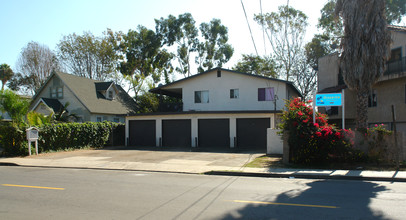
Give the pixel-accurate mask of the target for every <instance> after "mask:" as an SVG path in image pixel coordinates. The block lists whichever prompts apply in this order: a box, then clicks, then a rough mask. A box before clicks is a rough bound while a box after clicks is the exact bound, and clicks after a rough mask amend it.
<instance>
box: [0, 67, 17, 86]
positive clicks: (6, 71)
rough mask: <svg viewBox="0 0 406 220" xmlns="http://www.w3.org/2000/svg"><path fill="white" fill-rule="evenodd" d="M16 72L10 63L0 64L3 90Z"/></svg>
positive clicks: (0, 78)
mask: <svg viewBox="0 0 406 220" xmlns="http://www.w3.org/2000/svg"><path fill="white" fill-rule="evenodd" d="M13 75H14V72H13V70H12V69H11V68H10V66H9V65H7V64H5V63H3V64H1V65H0V80H1V82H2V85H1V90H2V91H3V90H4V85H5V84H6V83H7V81H8V80H10V79H11V77H13Z"/></svg>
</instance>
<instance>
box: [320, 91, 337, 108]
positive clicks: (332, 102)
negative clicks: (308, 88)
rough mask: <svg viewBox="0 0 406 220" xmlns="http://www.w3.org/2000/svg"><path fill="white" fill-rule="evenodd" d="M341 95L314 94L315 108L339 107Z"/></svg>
mask: <svg viewBox="0 0 406 220" xmlns="http://www.w3.org/2000/svg"><path fill="white" fill-rule="evenodd" d="M341 95H342V94H341V93H324V94H316V100H315V102H316V106H341V105H342V99H341Z"/></svg>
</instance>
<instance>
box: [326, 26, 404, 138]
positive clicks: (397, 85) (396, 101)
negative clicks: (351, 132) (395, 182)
mask: <svg viewBox="0 0 406 220" xmlns="http://www.w3.org/2000/svg"><path fill="white" fill-rule="evenodd" d="M388 28H389V29H390V31H391V33H392V41H393V42H392V45H391V58H390V60H389V61H388V63H387V70H386V71H385V73H384V75H383V76H382V77H381V78H380V79H379V80H378V82H377V83H376V84H375V85H373V86H372V90H371V92H370V96H369V103H368V104H369V108H368V120H369V124H370V126H373V125H374V124H385V125H386V127H387V128H388V129H393V128H394V124H393V119H392V110H391V109H392V105H393V106H394V107H395V111H396V127H397V130H398V131H402V132H404V133H405V134H406V114H405V113H406V58H405V54H406V27H401V26H392V25H390V26H388ZM343 89H344V92H345V124H346V127H347V128H354V127H355V118H356V96H355V92H354V91H352V90H350V89H348V88H347V86H346V85H345V83H344V80H343V78H342V75H341V73H340V69H339V65H338V54H331V55H328V56H325V57H322V58H320V59H319V73H318V92H319V93H340V92H341V91H342V90H343ZM325 110H327V113H328V115H329V118H330V120H332V121H335V122H336V123H337V125H339V126H341V118H342V117H341V115H342V107H331V108H327V109H325ZM321 111H323V109H322V110H321Z"/></svg>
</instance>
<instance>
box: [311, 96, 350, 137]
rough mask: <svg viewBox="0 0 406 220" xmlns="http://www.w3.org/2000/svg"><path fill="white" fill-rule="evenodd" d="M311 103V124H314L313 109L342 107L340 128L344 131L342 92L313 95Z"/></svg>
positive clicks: (314, 114) (314, 115)
mask: <svg viewBox="0 0 406 220" xmlns="http://www.w3.org/2000/svg"><path fill="white" fill-rule="evenodd" d="M314 100H315V101H314V102H313V123H315V122H316V118H315V117H316V113H315V107H316V106H317V107H326V106H342V125H343V126H342V127H343V129H345V113H344V111H345V110H344V109H345V107H344V90H342V92H341V93H320V94H314Z"/></svg>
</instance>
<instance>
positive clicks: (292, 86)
mask: <svg viewBox="0 0 406 220" xmlns="http://www.w3.org/2000/svg"><path fill="white" fill-rule="evenodd" d="M218 70H220V71H227V72H231V73H235V74H241V75H245V76H250V77H255V78H260V79H266V80H272V81H278V82H283V83H286V84H287V85H288V87H290V88H292V89H293V90H294V91H296V92H297V93H298V94H299V95H300V96H302V94H301V93H300V91H299V90H298V89H297V88H296V87H295V86H294V85H293V82H290V81H286V80H281V79H275V78H271V77H266V76H260V75H254V74H250V73H243V72H238V71H235V70H229V69H224V68H221V67H218V68H214V69H210V70H207V71H205V72H203V73H198V74H195V75H192V76H189V77H186V78H183V79H180V80H177V81H174V82H171V83H168V84H166V85H161V86H158V87H156V88H153V89H150V90H149V91H150V92H152V93H158V94H159V93H162V94H164V95H169V96H176V94H173V93H171V92H168V91H164V90H165V88H167V87H169V86H172V85H176V84H178V83H180V82H184V81H188V80H190V79H193V78H196V77H199V76H202V75H205V74H207V73H211V72H213V71H218Z"/></svg>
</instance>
